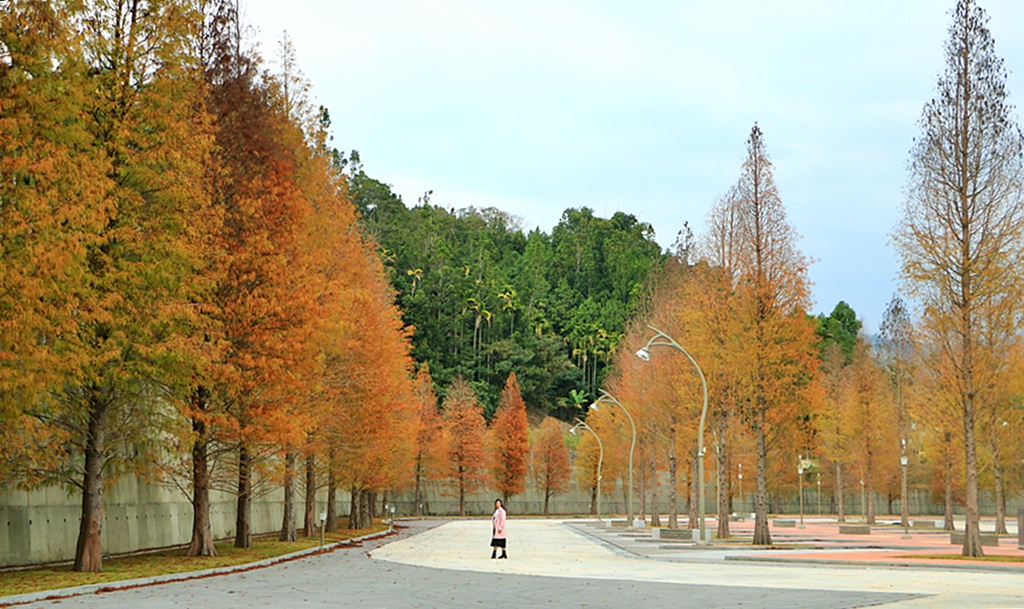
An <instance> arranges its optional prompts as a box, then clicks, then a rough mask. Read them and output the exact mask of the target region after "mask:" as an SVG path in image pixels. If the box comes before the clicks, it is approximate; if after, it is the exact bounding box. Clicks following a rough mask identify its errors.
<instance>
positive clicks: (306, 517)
mask: <svg viewBox="0 0 1024 609" xmlns="http://www.w3.org/2000/svg"><path fill="white" fill-rule="evenodd" d="M305 508H306V509H305V513H304V514H303V518H302V534H303V535H304V536H306V537H315V536H316V534H317V517H316V460H315V459H314V457H313V453H309V454H308V455H306V498H305Z"/></svg>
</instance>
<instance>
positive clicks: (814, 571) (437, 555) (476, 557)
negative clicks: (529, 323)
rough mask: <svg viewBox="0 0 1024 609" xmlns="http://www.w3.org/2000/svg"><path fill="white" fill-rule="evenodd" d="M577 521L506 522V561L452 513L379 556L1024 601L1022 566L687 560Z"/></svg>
mask: <svg viewBox="0 0 1024 609" xmlns="http://www.w3.org/2000/svg"><path fill="white" fill-rule="evenodd" d="M580 525H581V522H580V521H567V522H565V523H563V522H559V521H552V520H513V521H510V524H509V545H510V548H511V549H510V559H509V560H508V561H490V560H485V559H481V558H480V555H481V553H482V552H481V550H479V549H478V548H479V546H480V545H481V544H485V543H486V539H487V536H488V535H489V526H490V524H489V521H472V520H466V521H454V522H451V523H448V524H445V525H444V526H441V527H437V528H434V529H431V530H429V531H426V532H424V533H423V534H421V535H417V536H415V537H411V538H408V539H405V540H401V541H398V542H396V543H392V544H388V545H386V546H384V547H382V548H381V549H379V550H377V551H375V552H374V553H373V555H374V557H375V558H378V559H383V560H388V561H392V562H398V563H402V564H407V565H416V566H421V567H432V568H440V569H447V570H452V571H459V572H466V571H477V572H482V573H491V574H502V575H511V574H516V575H534V576H548V577H562V578H585V579H588V580H591V581H592V582H593V581H608V580H619V581H622V580H625V581H632V582H635V583H636V585H637V586H638V587H639V588H641V589H643V590H646V588H647V586H648V585H653V584H658V585H661V584H675V585H678V586H680V595H681V597H682V598H685V597H686V593H685V592H683V591H684V590H691V589H698V588H700V587H709V588H712V589H713V590H714V591H715V595H719V596H717V598H729V596H728V595H730V594H738V593H739V592H740V591H743V592H746V593H751V592H752V593H753V594H754V599H755V601H754V603H753V604H751V605H748V606H752V607H769V606H776V605H775V604H773V603H775V600H772V599H779V602H780V603H781V604H785V602H787V601H783V600H782V599H785V598H786V596H787V595H791V596H790V597H789V599H788V602H789V603H790V604H789V605H788V606H792V607H800V606H807V605H803V604H801V601H800V598H801V595H803V594H809V593H811V592H817V593H821V594H824V595H827V599H828V600H824V601H823V602H824V604H821V605H819V606H868V605H885V606H891V607H899V608H901V609H910V608H917V607H935V608H946V607H949V608H952V607H957V608H959V607H1024V578H1022V577H1021V576H1020V575H1021V574H1020V572H1019V571H994V570H951V569H949V568H946V567H931V568H924V567H895V566H846V565H836V564H829V563H828V562H822V563H819V564H807V563H758V562H749V561H737V560H729V557H730V553H731V552H737V553H740V552H741V553H746V554H755V553H758V552H759V551H758V550H756V549H754V548H751V547H750V546H746V547H738V548H733V549H723V550H719V549H714V550H707V549H699V550H697V549H694V550H693V551H691V552H690V555H691V558H690V559H689V560H685V561H681V560H680V559H679V558H678V557H675V556H658V555H656V554H643V553H640V554H638V553H636V552H634V551H633V550H632V549H631V548H630V546H631V544H632V545H635V546H639V545H640V544H642V543H644V542H643V541H641V537H638V536H637V533H635V532H630V531H625V530H622V529H619V530H614V531H612V530H608V531H606V533H605V538H604V539H602V538H601V536H599V535H594V534H592V533H590V532H587V531H580V530H579V529H580V528H583V527H581V526H580ZM585 526H586V525H584V527H585ZM594 528H598V527H594ZM612 535H615V536H618V537H619V539H618V540H616V541H615V543H612V542H610V541H609V538H610V536H612ZM676 552H677V553H678V552H681V550H676ZM760 553H761V554H763V553H764V552H763V551H761V552H760ZM721 595H724V596H721ZM900 595H906V596H900ZM713 596H714V595H713ZM830 602H833V603H843V602H846V603H848V604H846V605H840V604H837V605H830V604H829V603H830ZM677 606H683V607H686V606H695V607H696V606H699V605H696V604H694V605H689V604H683V605H677ZM733 606H736V605H733Z"/></svg>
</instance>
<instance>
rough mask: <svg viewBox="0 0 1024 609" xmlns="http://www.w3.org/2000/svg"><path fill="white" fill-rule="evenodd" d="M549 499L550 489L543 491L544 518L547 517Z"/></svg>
mask: <svg viewBox="0 0 1024 609" xmlns="http://www.w3.org/2000/svg"><path fill="white" fill-rule="evenodd" d="M550 499H551V487H546V488H545V489H544V516H545V517H547V515H548V501H549V500H550Z"/></svg>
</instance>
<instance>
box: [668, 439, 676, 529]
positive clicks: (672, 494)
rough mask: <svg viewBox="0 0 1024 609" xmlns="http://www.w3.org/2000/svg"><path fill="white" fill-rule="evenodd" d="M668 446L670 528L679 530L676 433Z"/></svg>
mask: <svg viewBox="0 0 1024 609" xmlns="http://www.w3.org/2000/svg"><path fill="white" fill-rule="evenodd" d="M669 442H670V443H669V445H668V483H669V487H668V528H670V529H678V528H679V481H678V473H677V467H678V465H677V464H676V442H675V431H674V430H673V432H672V434H671V435H670V437H669Z"/></svg>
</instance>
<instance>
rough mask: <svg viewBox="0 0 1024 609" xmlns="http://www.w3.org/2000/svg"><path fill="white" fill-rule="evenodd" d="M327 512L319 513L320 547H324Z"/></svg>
mask: <svg viewBox="0 0 1024 609" xmlns="http://www.w3.org/2000/svg"><path fill="white" fill-rule="evenodd" d="M326 525H327V512H320V547H321V548H322V547H324V533H325V531H326V530H327V526H326Z"/></svg>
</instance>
